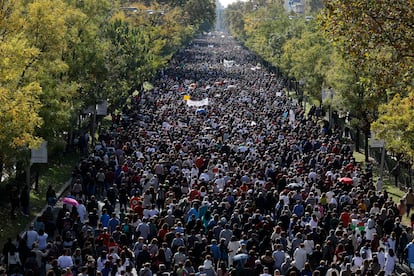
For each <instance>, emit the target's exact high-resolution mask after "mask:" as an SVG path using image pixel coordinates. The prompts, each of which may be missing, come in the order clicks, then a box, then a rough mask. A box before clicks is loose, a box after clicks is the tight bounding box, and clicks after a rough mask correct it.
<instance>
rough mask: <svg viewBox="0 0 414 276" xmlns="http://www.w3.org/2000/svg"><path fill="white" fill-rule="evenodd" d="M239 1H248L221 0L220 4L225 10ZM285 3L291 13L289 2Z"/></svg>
mask: <svg viewBox="0 0 414 276" xmlns="http://www.w3.org/2000/svg"><path fill="white" fill-rule="evenodd" d="M238 1H246V0H219V2H220V3H221V5H222V6H223V7H224V8H227V6H228V5H230V4H232V3H235V2H238ZM284 2H285V4H284V6H285V9H286V10H287V11H289V10H290V9H291V8H290V6H289V0H285V1H284Z"/></svg>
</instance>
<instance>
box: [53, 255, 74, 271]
mask: <svg viewBox="0 0 414 276" xmlns="http://www.w3.org/2000/svg"><path fill="white" fill-rule="evenodd" d="M57 261H58V266H59V267H60V268H67V267H72V266H73V260H72V257H71V256H65V255H62V256H60V257H59V258H58V260H57Z"/></svg>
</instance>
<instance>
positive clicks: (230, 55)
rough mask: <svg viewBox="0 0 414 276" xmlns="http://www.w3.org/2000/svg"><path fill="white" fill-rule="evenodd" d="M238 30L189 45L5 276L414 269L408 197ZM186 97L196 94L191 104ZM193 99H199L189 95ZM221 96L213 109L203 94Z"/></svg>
mask: <svg viewBox="0 0 414 276" xmlns="http://www.w3.org/2000/svg"><path fill="white" fill-rule="evenodd" d="M286 85H287V83H286V82H285V81H284V80H283V79H282V78H281V77H280V76H278V75H277V74H273V73H272V72H269V71H267V70H266V69H265V68H261V66H260V64H258V60H257V58H256V57H255V56H254V55H252V54H251V53H249V52H248V51H247V50H245V49H244V48H243V47H241V46H239V45H238V44H237V43H236V42H235V41H234V40H233V39H232V38H231V37H228V36H225V35H223V34H218V33H214V34H209V35H205V36H203V37H200V38H198V39H195V40H194V41H193V43H192V44H191V45H190V46H189V47H188V48H187V49H185V50H182V51H181V52H179V53H178V54H177V55H176V56H175V57H174V58H173V59H172V60H171V62H170V64H169V67H168V68H166V69H165V70H163V71H162V72H160V76H159V78H158V79H157V80H156V81H154V88H153V89H150V90H148V91H142V92H141V93H140V94H138V95H133V96H132V97H131V103H130V104H129V105H126V106H125V107H124V108H123V110H122V114H121V115H115V114H114V115H113V116H112V120H113V121H112V126H111V127H110V128H108V129H103V130H102V131H101V132H100V133H99V138H98V143H97V145H95V146H94V147H93V148H88V141H87V139H88V137H87V135H82V136H81V137H80V138H79V148H80V151H81V153H84V154H86V155H85V157H84V159H83V160H82V161H81V162H80V164H79V166H78V167H76V169H75V170H74V172H73V184H72V185H71V188H70V195H69V196H68V197H72V198H73V199H75V200H77V204H74V203H73V204H74V206H71V205H69V204H65V205H64V206H63V208H61V209H59V211H58V214H57V217H56V215H55V214H56V210H54V208H55V207H54V206H53V205H54V204H55V202H54V200H53V199H54V191H53V189H51V188H50V189H49V191H48V195H47V202H48V204H49V205H50V206H49V207H48V208H47V210H46V211H45V213H44V214H43V215H42V216H41V217H39V218H38V219H37V220H36V222H35V223H34V224H33V225H32V226H31V227H30V229H29V230H28V231H26V232H25V234H24V235H23V236H18V237H17V238H16V239H12V238H10V239H9V241H8V242H7V243H6V244H5V246H4V248H3V255H4V263H5V264H6V265H5V266H4V271H3V274H2V275H5V273H7V275H20V274H23V275H48V276H53V275H68V276H69V275H93V276H95V275H103V276H109V275H112V276H114V275H139V276H152V275H155V274H156V275H174V276H188V275H197V276H199V275H205V276H215V275H218V276H225V275H248V274H249V275H262V276H267V275H323V276H325V275H328V276H331V275H332V276H334V275H393V274H394V269H395V265H396V264H397V263H398V262H400V263H402V262H407V260H408V263H409V265H413V267H414V244H413V243H412V242H411V241H412V240H413V238H414V237H413V233H412V229H411V227H410V226H408V227H405V226H403V225H402V224H401V219H402V216H405V215H407V216H408V215H409V214H410V209H411V208H412V207H413V205H414V193H413V191H412V190H410V191H408V192H407V194H406V196H405V197H404V198H403V199H401V201H400V202H399V203H398V204H396V203H394V202H393V201H392V199H391V198H390V197H389V196H388V194H387V192H386V191H384V190H383V189H382V181H381V180H380V179H378V180H374V179H373V176H372V171H371V168H370V167H369V166H367V167H361V164H358V163H357V162H355V159H354V158H353V152H352V148H351V147H350V146H349V145H347V144H344V143H343V142H342V138H343V137H342V136H343V131H342V129H341V128H340V127H339V126H338V125H336V124H333V125H334V126H333V127H332V128H330V126H329V125H330V124H329V123H328V122H326V121H325V120H324V118H323V116H322V113H323V112H322V110H321V109H320V108H319V107H316V106H314V107H312V108H311V109H310V111H309V112H305V110H304V109H303V107H302V106H301V105H300V104H298V102H297V101H295V100H294V99H293V98H291V97H290V96H289V93H287V89H286ZM184 98H186V99H187V100H184ZM188 98H189V99H190V100H191V103H192V104H189V102H188V101H189V100H188ZM205 99H208V104H207V105H206V104H205V103H206V102H205V101H204V102H203V100H205Z"/></svg>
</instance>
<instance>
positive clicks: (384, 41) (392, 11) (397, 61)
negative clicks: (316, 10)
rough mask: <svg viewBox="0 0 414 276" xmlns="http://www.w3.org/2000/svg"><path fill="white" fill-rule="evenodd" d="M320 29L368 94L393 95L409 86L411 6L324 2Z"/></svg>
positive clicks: (413, 35) (413, 31) (413, 38)
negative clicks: (359, 77)
mask: <svg viewBox="0 0 414 276" xmlns="http://www.w3.org/2000/svg"><path fill="white" fill-rule="evenodd" d="M325 5H326V8H325V9H324V10H323V13H322V16H321V21H320V22H321V26H322V28H323V30H324V31H325V33H326V34H328V36H329V38H330V39H332V41H333V42H334V43H335V44H336V46H338V47H340V48H341V51H342V52H343V54H344V57H345V58H346V59H347V60H349V61H350V62H352V63H354V64H355V66H356V67H357V68H358V70H359V71H361V72H363V76H364V78H366V80H368V81H367V83H366V88H367V89H369V90H370V92H371V93H385V92H388V93H389V94H391V95H393V94H395V93H397V92H398V91H401V90H405V88H406V87H407V86H410V85H411V76H412V73H413V58H414V47H413V45H414V25H413V23H412V22H414V3H413V2H411V1H408V2H407V1H402V0H397V1H363V0H350V1H341V0H332V1H325Z"/></svg>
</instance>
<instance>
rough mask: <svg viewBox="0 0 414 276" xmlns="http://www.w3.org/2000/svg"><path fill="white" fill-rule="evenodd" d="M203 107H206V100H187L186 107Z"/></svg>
mask: <svg viewBox="0 0 414 276" xmlns="http://www.w3.org/2000/svg"><path fill="white" fill-rule="evenodd" d="M205 105H208V98H205V99H202V100H201V101H193V100H187V106H195V107H201V106H205Z"/></svg>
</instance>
